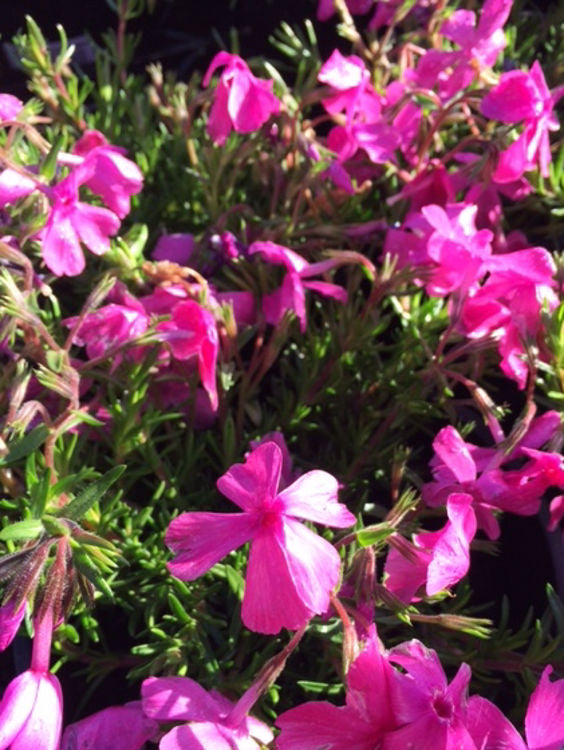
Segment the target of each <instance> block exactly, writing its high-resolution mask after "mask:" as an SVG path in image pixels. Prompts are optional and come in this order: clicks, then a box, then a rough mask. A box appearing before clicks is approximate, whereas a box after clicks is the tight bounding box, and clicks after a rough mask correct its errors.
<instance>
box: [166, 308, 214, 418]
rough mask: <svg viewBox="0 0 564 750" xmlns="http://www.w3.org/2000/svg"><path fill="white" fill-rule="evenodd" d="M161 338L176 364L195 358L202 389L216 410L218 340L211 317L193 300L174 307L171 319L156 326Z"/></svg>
mask: <svg viewBox="0 0 564 750" xmlns="http://www.w3.org/2000/svg"><path fill="white" fill-rule="evenodd" d="M157 330H158V331H159V332H160V337H161V339H162V340H163V341H166V342H167V343H168V345H169V346H170V350H171V352H172V355H173V357H175V358H176V359H179V360H185V359H189V358H191V357H194V356H196V357H197V360H198V371H199V373H200V379H201V381H202V385H203V386H204V388H205V390H206V391H207V393H208V396H209V397H210V401H211V404H212V408H213V409H214V411H215V410H216V409H217V404H218V398H217V387H216V383H215V369H216V364H217V356H218V353H219V337H218V334H217V326H216V323H215V319H214V317H213V315H212V314H211V313H210V312H209V311H208V310H205V309H204V308H203V307H202V306H201V305H199V304H198V303H197V302H195V301H194V300H185V301H183V302H179V303H178V304H176V305H175V307H174V308H173V310H172V315H171V319H170V320H169V321H164V322H163V323H159V324H158V325H157Z"/></svg>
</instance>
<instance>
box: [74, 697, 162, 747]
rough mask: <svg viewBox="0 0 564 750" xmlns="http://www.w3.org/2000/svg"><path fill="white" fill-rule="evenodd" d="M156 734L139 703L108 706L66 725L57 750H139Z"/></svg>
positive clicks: (156, 731)
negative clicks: (59, 747) (59, 749)
mask: <svg viewBox="0 0 564 750" xmlns="http://www.w3.org/2000/svg"><path fill="white" fill-rule="evenodd" d="M158 730H159V725H158V724H157V722H156V721H153V719H150V718H148V717H147V716H145V714H144V713H143V711H142V708H141V703H140V702H139V701H135V702H134V703H128V704H126V705H125V706H110V708H104V709H103V710H102V711H98V712H97V713H95V714H91V715H90V716H87V717H86V718H85V719H81V721H77V722H75V723H74V724H70V725H69V726H68V727H67V728H66V729H65V731H64V733H63V739H62V741H61V750H77V749H78V750H142V748H144V747H145V743H146V742H148V741H150V740H152V739H153V738H154V737H156V735H157V733H158Z"/></svg>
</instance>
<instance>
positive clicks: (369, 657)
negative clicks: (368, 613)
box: [276, 626, 397, 750]
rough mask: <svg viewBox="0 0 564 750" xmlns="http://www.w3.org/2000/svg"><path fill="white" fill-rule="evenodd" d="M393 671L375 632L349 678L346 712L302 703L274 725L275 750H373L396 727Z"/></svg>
mask: <svg viewBox="0 0 564 750" xmlns="http://www.w3.org/2000/svg"><path fill="white" fill-rule="evenodd" d="M392 680H393V670H392V668H391V666H390V664H389V663H388V661H387V659H386V657H385V655H384V654H383V653H382V649H381V647H380V645H379V642H378V638H377V636H376V630H375V627H374V626H372V628H371V630H370V635H369V638H368V639H367V641H366V643H365V646H364V649H363V650H362V652H361V653H360V655H359V656H358V657H357V658H356V659H355V660H354V662H353V663H352V664H351V667H350V669H349V672H348V674H347V697H346V706H334V705H332V704H331V703H327V702H325V701H314V702H310V703H304V704H302V705H301V706H296V708H291V709H290V710H289V711H284V713H282V714H280V716H279V717H278V719H277V720H276V726H277V727H278V728H279V729H280V730H281V732H280V735H279V736H278V737H277V739H276V748H277V750H320V748H324V750H374V748H376V747H380V744H379V743H380V742H381V740H382V737H383V736H384V734H385V732H386V731H388V730H390V729H394V728H395V727H396V726H397V723H396V721H395V718H394V715H393V712H392V706H391V702H390V687H391V681H392Z"/></svg>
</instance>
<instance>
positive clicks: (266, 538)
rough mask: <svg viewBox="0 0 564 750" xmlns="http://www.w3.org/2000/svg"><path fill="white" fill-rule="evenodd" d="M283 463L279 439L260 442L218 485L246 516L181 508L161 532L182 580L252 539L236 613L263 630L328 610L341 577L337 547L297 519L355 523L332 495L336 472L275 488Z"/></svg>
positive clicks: (320, 473)
mask: <svg viewBox="0 0 564 750" xmlns="http://www.w3.org/2000/svg"><path fill="white" fill-rule="evenodd" d="M282 466H283V456H282V451H281V450H280V448H279V446H278V445H276V443H273V442H267V443H263V444H262V445H259V446H258V447H257V448H255V449H254V450H253V451H252V452H251V453H250V454H249V455H248V456H247V459H246V461H245V463H244V464H235V465H234V466H232V467H231V468H230V469H229V471H228V472H227V473H226V474H224V475H223V476H222V477H220V478H219V479H218V482H217V487H218V489H219V491H220V492H221V493H222V494H224V495H225V496H226V497H228V498H229V499H230V500H231V501H232V502H234V503H235V504H236V505H238V506H239V507H240V508H241V509H242V510H243V513H200V512H195V513H182V514H181V515H180V516H179V517H178V518H175V519H174V520H173V521H172V522H171V524H170V526H169V527H168V530H167V533H166V537H165V541H166V543H167V544H168V546H169V547H170V548H171V549H172V551H173V552H174V553H175V555H176V557H175V558H174V560H172V561H171V562H170V563H169V564H168V567H169V570H170V572H171V573H172V574H173V575H175V576H176V577H177V578H180V579H181V580H184V581H191V580H194V579H195V578H198V577H199V576H201V575H203V573H205V572H206V571H207V570H209V569H210V568H211V567H212V566H213V565H215V563H217V562H219V561H220V560H221V559H222V558H223V557H225V555H227V554H228V553H229V552H231V550H234V549H236V548H237V547H240V546H241V545H242V544H245V543H246V542H250V543H251V546H250V551H249V563H248V566H247V579H246V586H245V594H244V597H243V606H242V613H241V618H242V620H243V623H244V624H245V626H246V627H248V628H249V629H250V630H254V631H256V632H259V633H268V634H275V633H278V632H279V631H280V630H281V628H289V629H298V628H299V627H300V626H301V625H303V624H304V623H305V622H307V621H308V620H309V619H310V618H311V617H313V615H315V614H322V613H323V612H325V611H326V609H327V608H328V606H329V598H330V594H331V592H332V591H333V589H334V588H335V586H336V585H337V583H338V581H339V574H340V568H341V561H340V557H339V554H338V552H337V551H336V549H335V548H334V547H333V546H332V545H331V544H329V542H327V541H325V540H324V539H322V538H321V537H319V536H318V535H317V534H315V533H314V532H313V531H310V529H308V528H307V527H305V526H304V525H303V524H302V523H300V520H299V519H302V520H307V521H313V522H314V523H322V524H325V525H327V526H335V527H338V528H345V527H347V526H351V525H352V524H353V523H354V522H355V517H354V515H353V514H352V513H350V512H349V511H348V510H347V509H346V507H345V506H344V505H342V504H341V503H339V502H338V500H337V490H338V483H337V480H336V479H335V477H333V476H331V474H328V473H327V472H325V471H310V472H307V473H306V474H304V475H303V476H301V477H299V479H297V480H296V481H295V482H294V483H293V484H291V485H290V486H289V487H286V488H285V489H283V490H282V491H279V487H280V479H281V475H282Z"/></svg>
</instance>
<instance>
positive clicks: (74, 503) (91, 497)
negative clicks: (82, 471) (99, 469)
mask: <svg viewBox="0 0 564 750" xmlns="http://www.w3.org/2000/svg"><path fill="white" fill-rule="evenodd" d="M125 468H126V467H125V466H124V465H120V466H114V468H113V469H110V471H108V472H107V473H106V474H104V476H103V477H100V478H99V479H96V480H95V481H94V482H92V484H91V485H90V486H89V487H87V488H86V489H85V490H84V492H81V493H80V495H78V496H77V497H75V498H74V500H71V501H70V503H68V504H67V505H65V506H64V507H63V508H61V509H60V510H59V511H58V512H57V515H58V516H64V517H65V518H70V519H71V520H72V521H79V520H80V519H81V518H82V517H83V516H84V514H85V513H87V512H88V511H89V510H90V508H91V507H92V506H93V505H94V503H96V502H98V500H100V498H101V497H102V495H104V494H105V493H106V492H107V491H108V490H109V488H110V487H111V486H112V484H114V482H116V481H117V480H118V479H119V478H120V477H121V475H122V474H123V472H124V471H125Z"/></svg>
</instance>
